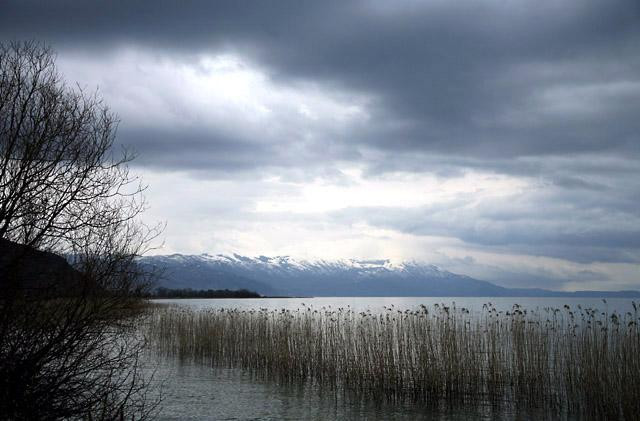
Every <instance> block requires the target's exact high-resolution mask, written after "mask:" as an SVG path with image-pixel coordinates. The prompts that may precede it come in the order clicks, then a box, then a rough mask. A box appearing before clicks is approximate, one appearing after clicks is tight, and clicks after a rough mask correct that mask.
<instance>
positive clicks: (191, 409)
mask: <svg viewBox="0 0 640 421" xmlns="http://www.w3.org/2000/svg"><path fill="white" fill-rule="evenodd" d="M155 301H156V302H159V303H169V304H173V305H179V306H187V307H189V308H193V309H219V308H238V309H243V310H250V309H260V308H262V309H265V308H266V309H282V308H286V309H290V310H296V309H299V308H303V303H304V305H306V306H312V307H313V308H316V309H321V308H322V307H325V308H327V309H328V308H329V306H330V307H331V309H338V308H340V307H342V308H347V307H350V308H352V309H354V310H356V311H365V310H368V309H369V310H371V311H372V312H378V311H384V310H385V307H387V308H388V307H391V306H393V308H394V309H397V310H406V309H415V308H417V307H419V306H420V305H421V304H423V305H426V306H428V307H433V306H434V305H435V304H444V305H446V306H453V305H454V304H453V303H455V306H456V307H465V308H468V309H470V310H471V311H472V312H480V311H481V310H482V307H483V305H484V304H486V303H488V302H491V303H492V304H493V305H494V306H495V307H496V308H497V309H498V310H502V311H507V310H510V309H511V308H512V306H513V304H514V303H517V304H520V305H521V306H523V307H524V308H526V309H531V310H535V309H538V310H543V309H544V308H545V307H555V308H560V307H563V306H564V305H565V304H566V305H569V306H570V307H571V308H577V306H578V305H581V306H582V307H583V308H584V307H591V308H598V309H599V310H600V311H606V312H613V311H617V312H618V313H624V312H627V311H633V306H632V301H631V300H629V299H607V300H606V303H605V302H603V300H601V299H591V298H487V297H483V298H469V297H448V298H443V297H437V298H434V297H387V298H380V297H374V298H370V297H366V298H358V297H323V298H270V299H176V300H155ZM152 365H154V366H156V367H157V373H156V378H157V379H158V380H159V381H160V382H162V395H163V402H162V409H161V412H160V413H159V417H158V419H164V420H188V419H190V420H334V419H335V420H416V419H431V420H466V419H487V420H489V419H554V418H555V419H557V418H558V416H557V414H555V415H553V416H549V415H544V414H532V413H518V412H517V411H515V410H514V409H513V408H505V407H503V408H498V409H496V408H491V407H474V408H455V407H454V408H451V407H446V408H435V409H434V408H424V407H421V408H418V407H414V406H412V405H406V404H396V405H390V404H385V405H382V404H378V405H375V404H372V403H368V404H355V403H350V402H345V401H344V400H343V398H342V397H340V396H335V395H334V394H333V393H329V394H326V393H325V394H321V393H319V392H318V391H317V390H314V389H313V388H311V387H308V386H307V387H291V386H286V385H281V384H277V383H276V382H274V381H270V380H262V379H257V378H255V377H252V376H251V375H249V374H248V373H244V372H242V371H241V370H239V369H212V368H210V367H206V366H203V365H198V364H193V363H190V362H181V361H178V360H172V359H169V360H161V361H157V360H155V359H154V360H153V362H152ZM329 395H330V396H329Z"/></svg>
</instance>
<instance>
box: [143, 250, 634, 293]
mask: <svg viewBox="0 0 640 421" xmlns="http://www.w3.org/2000/svg"><path fill="white" fill-rule="evenodd" d="M141 262H142V263H143V264H144V265H149V266H152V267H154V268H155V269H160V270H161V272H162V273H163V276H162V277H161V280H160V283H159V286H161V287H166V288H193V289H248V290H251V291H256V292H258V293H260V294H263V295H286V296H440V297H445V296H458V297H462V296H467V297H471V296H486V297H537V296H540V297H550V296H563V297H564V296H567V297H570V296H589V297H593V296H596V297H640V292H638V291H614V292H609V291H608V292H603V291H577V292H560V291H549V290H543V289H514V288H504V287H501V286H498V285H495V284H493V283H491V282H487V281H483V280H478V279H474V278H471V277H468V276H464V275H458V274H455V273H451V272H448V271H445V270H442V269H440V268H438V267H437V266H434V265H429V264H421V263H416V262H404V263H400V264H394V263H392V262H390V261H389V260H338V261H327V260H317V261H307V260H296V259H293V258H291V257H288V256H278V257H265V256H260V257H246V256H241V255H237V254H234V255H231V256H228V255H209V254H202V255H198V256H195V255H181V254H173V255H168V256H148V257H144V258H142V259H141Z"/></svg>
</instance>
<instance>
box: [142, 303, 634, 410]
mask: <svg viewBox="0 0 640 421" xmlns="http://www.w3.org/2000/svg"><path fill="white" fill-rule="evenodd" d="M633 305H634V309H636V310H635V311H634V312H633V313H631V312H629V313H626V314H618V313H616V312H612V313H609V312H601V311H598V310H596V309H591V308H581V307H580V306H578V308H575V309H572V308H570V307H569V306H564V308H562V309H555V308H545V309H544V310H541V311H531V310H529V311H527V310H526V309H523V308H522V307H521V306H519V305H517V304H516V305H514V306H513V308H512V309H511V310H510V311H507V312H502V311H498V310H497V309H496V308H495V307H494V306H493V305H491V304H486V305H485V306H484V307H483V310H482V311H481V312H480V313H479V314H472V313H471V312H470V311H469V310H467V309H464V308H456V306H455V304H453V305H451V306H445V305H444V304H443V305H435V306H434V307H432V308H428V307H426V306H424V305H423V306H420V308H418V309H415V310H405V311H400V310H397V309H395V308H394V307H393V306H391V307H389V308H386V309H385V311H384V312H382V313H380V314H378V313H373V312H371V311H362V312H356V311H354V310H352V309H351V308H348V307H347V308H337V309H333V308H330V307H326V308H325V307H322V308H320V309H315V308H313V307H311V306H303V307H302V308H300V309H297V310H295V311H291V310H287V309H282V310H278V311H273V310H267V309H260V310H237V309H222V310H201V311H195V310H189V309H187V308H181V307H169V308H156V309H155V310H153V312H152V314H151V315H150V316H149V323H148V324H147V328H148V335H149V338H150V339H151V341H152V342H153V343H154V344H155V349H156V350H157V351H158V352H160V353H162V354H164V355H168V356H173V357H178V358H181V359H190V360H196V361H200V362H204V363H206V364H210V365H212V366H225V367H239V368H243V369H248V370H250V371H251V372H253V373H256V374H260V375H264V376H267V377H269V378H273V379H275V380H277V381H280V382H301V383H311V384H314V385H317V386H319V387H322V388H325V389H329V390H334V391H343V392H348V393H349V394H350V396H354V397H356V398H362V399H373V400H375V401H407V400H410V401H412V402H414V403H419V404H434V405H441V404H442V403H443V402H446V403H469V404H473V403H476V404H477V403H487V402H490V403H493V404H496V405H499V404H509V405H514V406H516V407H524V408H537V409H543V410H549V411H553V412H554V413H557V414H560V413H563V414H583V415H586V416H593V417H597V418H607V419H627V420H629V419H637V417H638V416H639V414H640V329H639V328H638V323H639V322H640V319H639V317H640V314H638V311H637V310H638V309H637V306H636V304H635V303H634V304H633Z"/></svg>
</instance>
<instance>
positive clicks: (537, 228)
mask: <svg viewBox="0 0 640 421" xmlns="http://www.w3.org/2000/svg"><path fill="white" fill-rule="evenodd" d="M26 39H35V40H40V41H43V42H46V43H48V44H49V45H51V46H52V47H53V48H54V49H55V50H56V51H57V53H58V60H57V63H58V67H59V70H60V71H61V72H62V73H63V74H64V76H65V79H66V80H67V82H69V83H70V84H71V83H75V82H78V83H79V84H80V86H82V87H86V88H88V89H91V90H92V89H95V88H96V87H97V88H98V89H99V92H100V94H101V95H102V96H103V97H104V99H105V102H106V103H107V104H109V105H110V107H111V108H112V110H113V111H114V112H116V113H117V114H118V115H119V117H120V119H121V124H120V127H119V131H118V138H117V140H118V142H119V143H123V144H126V145H128V146H131V147H133V148H135V150H137V152H138V153H139V157H138V159H137V161H136V162H135V164H134V166H135V170H136V171H137V172H138V173H140V174H142V175H143V177H144V179H145V180H146V182H147V183H148V184H149V190H148V192H147V199H148V201H149V205H150V209H149V210H148V212H147V213H146V215H145V219H147V220H149V222H153V221H158V220H162V221H166V222H167V224H168V225H167V229H166V231H165V234H164V238H165V246H164V248H163V249H162V250H160V251H159V252H160V253H163V254H168V253H173V252H180V253H189V254H199V253H203V252H208V253H230V252H237V253H240V254H247V255H260V254H264V255H291V256H294V257H300V258H308V259H314V258H324V259H335V258H389V259H392V260H409V259H413V260H417V261H424V262H429V263H433V264H437V265H439V266H441V267H443V268H445V269H448V270H451V271H454V272H457V273H463V274H467V275H471V276H475V277H478V278H481V279H486V280H490V281H494V282H496V283H498V284H501V285H505V286H521V287H543V288H553V289H565V290H575V289H604V290H612V289H640V181H639V180H640V2H639V1H637V0H628V1H617V0H606V1H604V0H576V1H559V0H550V1H547V0H537V1H532V0H526V1H524V0H523V1H518V0H513V1H507V0H493V1H488V0H487V1H479V0H468V1H465V0H460V1H450V0H439V1H424V2H422V1H402V0H394V1H386V0H379V1H353V2H345V1H336V2H333V1H327V0H323V1H317V0H314V1H300V0H292V1H250V2H244V1H238V0H233V1H229V2H222V1H206V0H192V1H161V0H146V1H124V0H122V1H80V0H77V1H55V2H54V1H49V2H44V1H35V0H19V1H6V0H5V1H2V2H0V40H2V41H7V40H26Z"/></svg>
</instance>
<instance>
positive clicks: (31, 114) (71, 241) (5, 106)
mask: <svg viewBox="0 0 640 421" xmlns="http://www.w3.org/2000/svg"><path fill="white" fill-rule="evenodd" d="M116 127H117V118H116V117H115V116H114V114H112V113H111V112H110V111H109V109H108V107H107V106H105V105H104V104H103V102H102V100H101V99H100V97H99V96H98V95H97V94H86V93H85V92H84V91H83V90H82V89H80V88H77V87H76V88H70V87H68V86H67V85H66V84H65V83H64V81H63V80H62V78H61V76H60V74H59V73H58V71H57V70H56V67H55V55H54V53H53V52H52V51H51V50H50V49H49V48H47V47H45V46H42V45H40V44H38V43H35V42H26V43H12V44H9V45H2V44H0V251H2V252H3V257H0V417H2V416H3V415H4V416H6V417H8V418H16V419H59V418H91V419H120V418H123V417H138V418H139V417H143V416H144V415H145V414H147V410H148V407H147V406H146V405H147V402H146V399H145V396H144V392H145V381H144V376H142V375H141V371H140V366H139V363H140V360H139V356H140V353H141V352H142V349H143V346H144V341H143V338H141V337H140V336H139V335H138V334H137V331H136V326H135V325H136V322H137V320H138V317H139V314H140V311H141V309H142V303H141V299H140V298H139V297H140V296H141V294H142V293H143V292H144V289H145V288H146V287H147V286H148V282H149V276H148V274H146V273H144V272H143V271H141V270H140V268H139V267H138V266H137V265H136V257H137V256H139V255H140V254H143V253H144V252H145V251H146V250H147V248H148V247H149V244H150V241H151V240H152V239H153V238H155V236H156V235H157V234H158V232H159V227H152V228H149V227H147V226H145V225H143V224H142V223H141V222H140V221H139V215H140V213H141V212H142V211H143V210H144V207H145V203H144V200H143V198H142V195H141V193H142V191H143V190H144V187H143V186H142V185H141V184H140V181H139V180H138V179H137V178H136V177H133V176H131V175H130V172H129V167H128V163H129V162H130V160H131V159H132V155H131V154H129V153H128V152H127V151H126V150H122V151H119V152H118V151H114V139H115V133H116ZM53 253H55V254H53ZM58 256H65V257H66V260H67V262H68V263H67V262H64V261H63V262H62V263H61V262H60V261H59V260H61V258H60V257H58ZM56 259H58V260H56ZM54 261H55V262H57V263H55V262H54ZM54 263H55V264H54ZM52 268H54V269H52Z"/></svg>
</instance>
